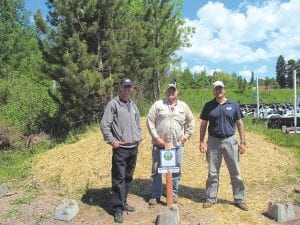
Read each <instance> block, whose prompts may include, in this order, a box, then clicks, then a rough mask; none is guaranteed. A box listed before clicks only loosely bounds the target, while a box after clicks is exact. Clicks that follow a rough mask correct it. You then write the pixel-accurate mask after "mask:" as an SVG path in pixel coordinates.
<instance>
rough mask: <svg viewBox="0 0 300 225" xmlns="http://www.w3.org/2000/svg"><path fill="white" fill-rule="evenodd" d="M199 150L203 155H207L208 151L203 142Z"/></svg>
mask: <svg viewBox="0 0 300 225" xmlns="http://www.w3.org/2000/svg"><path fill="white" fill-rule="evenodd" d="M199 150H200V152H201V153H205V152H206V151H207V149H206V148H205V144H204V142H202V141H200V144H199Z"/></svg>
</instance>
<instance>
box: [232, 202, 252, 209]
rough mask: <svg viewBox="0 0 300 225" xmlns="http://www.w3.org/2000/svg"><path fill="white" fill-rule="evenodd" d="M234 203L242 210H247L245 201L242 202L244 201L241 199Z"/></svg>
mask: <svg viewBox="0 0 300 225" xmlns="http://www.w3.org/2000/svg"><path fill="white" fill-rule="evenodd" d="M234 205H235V206H236V207H238V208H239V209H241V210H243V211H248V210H249V208H248V206H247V204H246V202H244V201H242V202H235V203H234Z"/></svg>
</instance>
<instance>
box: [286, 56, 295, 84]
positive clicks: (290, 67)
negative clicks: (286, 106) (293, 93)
mask: <svg viewBox="0 0 300 225" xmlns="http://www.w3.org/2000/svg"><path fill="white" fill-rule="evenodd" d="M295 69H296V61H295V60H294V59H290V60H289V61H288V62H287V66H286V74H287V79H286V85H287V86H288V87H289V88H293V85H294V81H293V76H294V75H293V71H294V70H295Z"/></svg>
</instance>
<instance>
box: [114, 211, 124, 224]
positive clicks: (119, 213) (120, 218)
mask: <svg viewBox="0 0 300 225" xmlns="http://www.w3.org/2000/svg"><path fill="white" fill-rule="evenodd" d="M114 220H115V222H116V223H123V211H122V210H120V209H117V210H116V211H115V215H114Z"/></svg>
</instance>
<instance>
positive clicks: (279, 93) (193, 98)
mask: <svg viewBox="0 0 300 225" xmlns="http://www.w3.org/2000/svg"><path fill="white" fill-rule="evenodd" d="M226 96H227V97H229V98H231V99H233V100H234V101H236V102H238V103H239V104H256V90H255V89H247V90H246V91H245V92H244V94H240V93H239V92H238V91H236V90H235V89H231V88H230V87H229V88H227V89H226ZM293 96H294V95H293V90H290V89H268V90H260V102H261V103H265V104H273V103H287V102H289V103H292V102H293V98H294V97H293ZM213 97H214V96H213V92H212V89H198V90H195V89H186V90H184V89H179V99H182V100H183V101H185V102H187V104H188V105H189V106H190V108H191V110H192V111H193V112H194V113H199V112H200V110H201V109H202V107H203V105H204V103H205V102H206V101H209V100H211V99H213Z"/></svg>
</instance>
